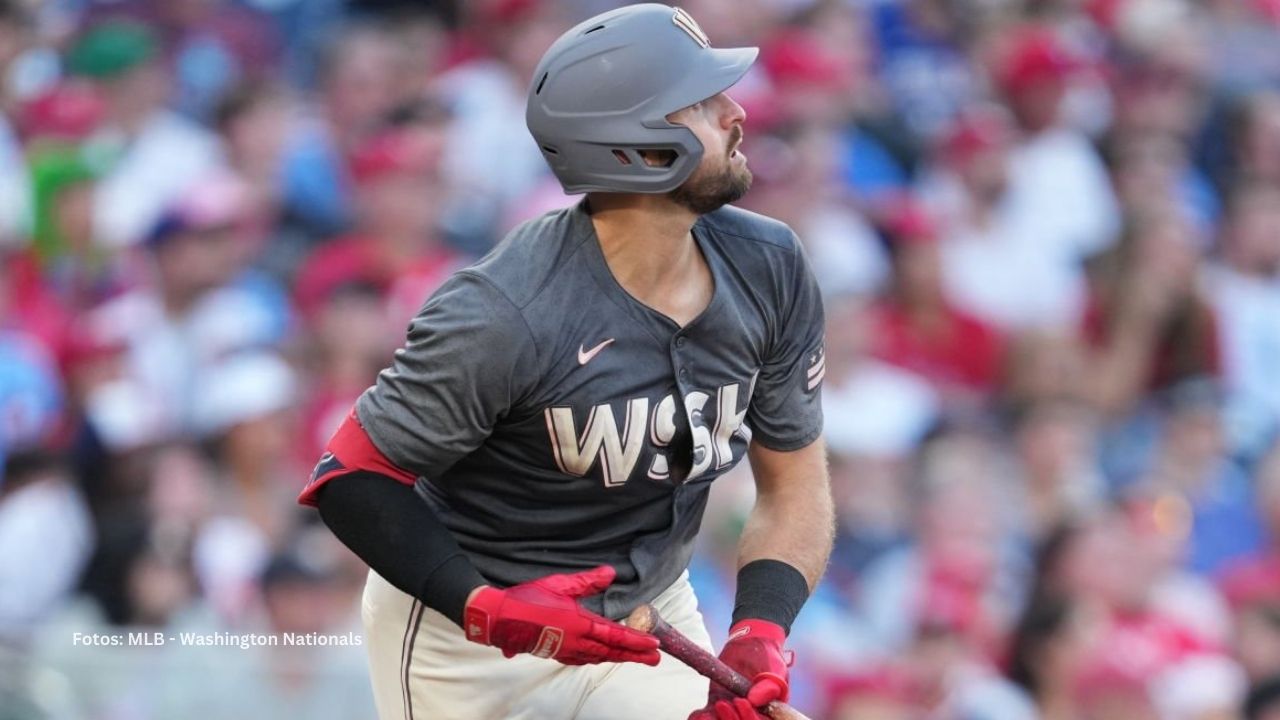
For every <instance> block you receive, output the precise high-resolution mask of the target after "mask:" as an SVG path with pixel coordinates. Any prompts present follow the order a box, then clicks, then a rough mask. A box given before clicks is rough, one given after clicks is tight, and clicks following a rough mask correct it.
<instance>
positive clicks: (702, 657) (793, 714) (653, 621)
mask: <svg viewBox="0 0 1280 720" xmlns="http://www.w3.org/2000/svg"><path fill="white" fill-rule="evenodd" d="M626 625H627V627H630V628H633V629H635V630H639V631H641V632H647V633H649V634H651V635H653V636H654V637H656V638H658V643H659V646H660V647H661V648H662V649H663V650H664V651H666V653H667V654H668V655H670V656H671V657H673V658H675V659H677V660H679V661H680V662H682V663H684V664H685V665H688V666H689V667H691V668H693V669H694V670H696V671H697V672H698V674H699V675H702V676H704V677H707V678H710V679H711V681H712V682H714V683H718V684H719V685H720V686H722V687H723V688H725V689H726V690H728V691H729V692H731V693H733V694H734V695H737V696H738V697H746V696H747V691H748V690H750V689H751V680H750V679H748V678H747V677H746V676H744V675H743V674H742V673H740V672H738V671H737V670H734V669H733V668H731V667H729V666H728V665H725V664H724V663H723V662H721V660H720V658H718V657H716V656H715V655H712V654H711V653H709V652H707V651H706V650H703V649H702V648H701V647H699V646H698V644H697V643H695V642H694V641H692V640H690V639H689V638H687V637H685V636H684V634H683V633H681V632H680V631H679V630H676V629H675V628H673V627H671V625H669V624H667V621H666V620H663V619H662V616H661V615H659V614H658V611H657V610H656V609H654V607H653V606H652V605H649V604H647V603H646V604H644V605H641V606H640V607H638V608H636V609H635V610H633V611H632V612H631V615H629V616H628V617H627V620H626ZM762 712H764V714H765V715H768V716H769V717H771V718H774V720H809V718H808V717H807V716H805V715H803V714H801V713H800V711H799V710H796V709H795V708H793V707H791V706H790V705H788V704H786V703H782V702H777V701H774V702H771V703H769V704H768V705H766V706H765V707H764V709H763V710H762Z"/></svg>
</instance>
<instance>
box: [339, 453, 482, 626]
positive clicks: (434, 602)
mask: <svg viewBox="0 0 1280 720" xmlns="http://www.w3.org/2000/svg"><path fill="white" fill-rule="evenodd" d="M318 500H319V510H320V518H321V519H322V520H324V523H325V525H328V526H329V529H330V530H332V531H333V534H334V535H336V536H337V537H338V539H339V540H341V541H342V542H343V544H344V545H346V546H347V547H348V548H351V551H352V552H354V553H355V554H356V555H357V556H359V557H360V559H361V560H364V561H365V563H367V564H368V565H369V567H370V568H372V569H373V570H374V572H376V573H378V574H379V575H381V576H382V577H383V578H385V579H386V581H387V582H389V583H391V584H392V585H394V586H395V587H397V588H399V589H400V590H402V591H404V592H406V593H408V594H410V595H412V596H414V597H416V598H418V599H419V600H421V601H422V602H423V604H425V605H426V606H427V607H429V608H431V609H433V610H435V611H437V612H439V613H440V614H442V615H444V616H445V617H447V618H449V619H450V620H452V621H453V622H454V623H456V624H457V625H458V626H459V627H461V626H462V615H463V610H464V609H465V608H466V604H467V597H468V596H469V595H470V594H471V591H472V590H474V589H476V588H477V587H480V586H481V585H484V584H486V583H485V580H484V578H483V577H481V576H480V573H479V571H477V570H476V568H475V566H474V565H473V564H472V563H471V561H470V560H469V559H468V558H467V556H466V555H465V554H463V552H462V548H460V547H459V546H458V541H457V540H456V539H455V538H454V537H453V534H452V533H450V532H449V529H448V528H447V527H445V525H444V523H442V522H440V519H439V518H438V517H436V514H435V512H433V511H432V510H431V508H430V507H428V506H427V504H426V503H425V502H423V501H422V498H420V497H418V495H417V494H416V493H415V492H414V491H413V488H412V487H410V486H408V485H405V484H404V483H402V482H400V481H398V480H396V479H394V478H390V477H387V476H386V475H379V474H377V473H373V472H367V471H359V472H354V473H351V474H350V475H343V476H341V477H337V478H334V479H333V480H330V481H329V482H328V484H326V485H325V487H323V488H322V489H321V490H320V495H319V498H318Z"/></svg>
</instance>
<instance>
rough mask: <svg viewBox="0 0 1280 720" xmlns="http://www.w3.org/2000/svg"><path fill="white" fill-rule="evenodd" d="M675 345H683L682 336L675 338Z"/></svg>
mask: <svg viewBox="0 0 1280 720" xmlns="http://www.w3.org/2000/svg"><path fill="white" fill-rule="evenodd" d="M676 347H684V338H682V337H678V338H676Z"/></svg>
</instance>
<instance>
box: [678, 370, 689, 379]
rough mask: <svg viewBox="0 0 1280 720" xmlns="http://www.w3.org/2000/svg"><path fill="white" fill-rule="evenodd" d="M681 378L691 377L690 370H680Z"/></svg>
mask: <svg viewBox="0 0 1280 720" xmlns="http://www.w3.org/2000/svg"><path fill="white" fill-rule="evenodd" d="M680 377H682V378H687V377H689V368H680Z"/></svg>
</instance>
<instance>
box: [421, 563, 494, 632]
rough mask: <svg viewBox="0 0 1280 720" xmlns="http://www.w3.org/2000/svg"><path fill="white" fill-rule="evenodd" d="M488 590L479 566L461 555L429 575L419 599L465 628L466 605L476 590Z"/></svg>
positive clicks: (438, 566) (437, 567)
mask: <svg viewBox="0 0 1280 720" xmlns="http://www.w3.org/2000/svg"><path fill="white" fill-rule="evenodd" d="M485 586H486V583H485V580H484V577H482V576H481V575H480V571H478V570H476V566H475V565H474V564H472V562H471V560H469V559H468V558H467V556H466V555H463V554H462V553H461V552H459V553H457V554H456V555H453V556H451V557H449V558H446V559H445V560H444V562H441V563H440V564H439V565H437V566H436V567H435V569H434V570H432V571H431V573H430V574H428V575H427V577H426V580H424V581H423V583H422V588H421V590H420V591H419V592H418V597H419V598H421V599H422V601H423V602H424V603H426V605H427V607H429V608H431V609H433V610H436V611H437V612H439V613H440V614H441V615H444V616H445V617H447V618H449V619H450V620H452V621H453V622H454V623H455V624H457V625H458V626H462V625H463V623H464V622H465V618H464V617H463V613H464V611H465V609H466V607H467V605H468V604H470V602H471V600H472V598H473V597H474V595H475V593H476V590H477V589H479V588H481V587H485Z"/></svg>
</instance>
